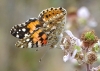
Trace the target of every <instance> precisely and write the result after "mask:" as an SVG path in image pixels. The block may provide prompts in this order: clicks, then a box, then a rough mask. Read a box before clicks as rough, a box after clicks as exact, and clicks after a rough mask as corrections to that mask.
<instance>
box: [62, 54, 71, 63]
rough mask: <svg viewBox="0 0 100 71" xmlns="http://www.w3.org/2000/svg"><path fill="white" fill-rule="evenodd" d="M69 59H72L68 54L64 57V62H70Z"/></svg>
mask: <svg viewBox="0 0 100 71" xmlns="http://www.w3.org/2000/svg"><path fill="white" fill-rule="evenodd" d="M69 57H70V55H69V54H68V55H65V56H63V61H64V62H66V61H68V60H69Z"/></svg>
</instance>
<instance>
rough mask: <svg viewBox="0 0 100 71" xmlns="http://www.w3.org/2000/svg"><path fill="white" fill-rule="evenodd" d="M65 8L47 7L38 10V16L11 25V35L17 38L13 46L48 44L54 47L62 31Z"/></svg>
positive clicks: (28, 46) (32, 46)
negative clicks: (40, 10)
mask: <svg viewBox="0 0 100 71" xmlns="http://www.w3.org/2000/svg"><path fill="white" fill-rule="evenodd" d="M65 19H66V10H65V9H64V8H62V7H58V8H54V7H51V8H48V9H45V10H43V11H42V12H40V14H39V16H38V18H30V19H29V20H27V21H26V22H24V23H22V24H17V25H15V26H13V27H12V28H11V30H10V33H11V35H12V36H14V37H16V38H18V39H19V40H18V41H17V42H16V44H15V46H16V47H18V48H34V47H42V46H46V45H50V46H51V47H54V45H56V44H57V42H58V40H59V38H58V35H60V33H61V32H62V31H63V28H64V24H65Z"/></svg>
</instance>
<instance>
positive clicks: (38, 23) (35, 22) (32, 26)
mask: <svg viewBox="0 0 100 71" xmlns="http://www.w3.org/2000/svg"><path fill="white" fill-rule="evenodd" d="M37 25H40V22H39V20H35V21H33V22H30V23H29V24H28V25H27V28H29V29H30V31H29V32H30V33H32V32H33V31H34V30H35V29H36V28H37V27H36V26H37Z"/></svg>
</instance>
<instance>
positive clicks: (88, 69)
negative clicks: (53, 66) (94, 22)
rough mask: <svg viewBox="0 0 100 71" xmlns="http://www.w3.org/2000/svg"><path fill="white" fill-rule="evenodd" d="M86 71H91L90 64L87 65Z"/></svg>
mask: <svg viewBox="0 0 100 71" xmlns="http://www.w3.org/2000/svg"><path fill="white" fill-rule="evenodd" d="M88 48H89V47H88ZM88 48H87V49H86V53H87V52H88ZM86 71H90V65H89V64H88V63H86Z"/></svg>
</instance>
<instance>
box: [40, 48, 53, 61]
mask: <svg viewBox="0 0 100 71" xmlns="http://www.w3.org/2000/svg"><path fill="white" fill-rule="evenodd" d="M50 49H51V48H48V49H47V50H46V51H45V53H44V54H43V56H42V57H41V58H40V60H39V62H41V61H42V59H43V58H44V57H45V55H46V54H47V52H48V51H49V50H50Z"/></svg>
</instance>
